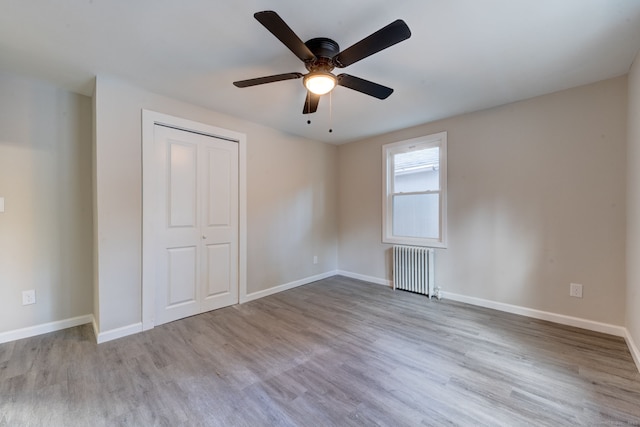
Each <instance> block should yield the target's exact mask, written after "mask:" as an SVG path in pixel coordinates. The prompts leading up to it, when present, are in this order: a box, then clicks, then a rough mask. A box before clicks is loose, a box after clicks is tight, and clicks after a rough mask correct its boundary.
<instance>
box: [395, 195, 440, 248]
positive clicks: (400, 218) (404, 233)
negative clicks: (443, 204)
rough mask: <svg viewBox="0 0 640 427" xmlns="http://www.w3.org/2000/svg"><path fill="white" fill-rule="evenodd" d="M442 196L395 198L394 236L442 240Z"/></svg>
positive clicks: (398, 196) (396, 196) (397, 196)
mask: <svg viewBox="0 0 640 427" xmlns="http://www.w3.org/2000/svg"><path fill="white" fill-rule="evenodd" d="M439 225H440V194H412V195H395V196H393V235H394V236H398V237H422V238H427V239H439V238H440V229H439Z"/></svg>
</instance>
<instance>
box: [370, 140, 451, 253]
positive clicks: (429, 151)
mask: <svg viewBox="0 0 640 427" xmlns="http://www.w3.org/2000/svg"><path fill="white" fill-rule="evenodd" d="M382 162H383V180H384V182H383V186H382V187H383V189H382V191H383V207H382V220H383V224H382V241H383V242H384V243H398V244H406V245H416V246H428V247H436V248H444V247H446V236H447V133H446V132H441V133H437V134H434V135H428V136H424V137H420V138H414V139H410V140H407V141H400V142H395V143H393V144H386V145H384V146H383V147H382Z"/></svg>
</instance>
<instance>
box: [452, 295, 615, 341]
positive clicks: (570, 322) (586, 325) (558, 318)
mask: <svg viewBox="0 0 640 427" xmlns="http://www.w3.org/2000/svg"><path fill="white" fill-rule="evenodd" d="M442 297H443V298H448V299H450V300H453V301H458V302H463V303H466V304H471V305H476V306H479V307H485V308H491V309H494V310H499V311H504V312H506V313H512V314H519V315H521V316H526V317H531V318H534V319H540V320H547V321H549V322H553V323H559V324H561V325H567V326H574V327H576V328H582V329H587V330H589V331H594V332H602V333H605V334H609V335H615V336H618V337H625V336H626V329H625V328H624V327H623V326H617V325H612V324H609V323H602V322H596V321H593V320H587V319H582V318H580V317H572V316H566V315H564V314H557V313H551V312H548V311H542V310H536V309H533V308H527V307H522V306H519V305H512V304H505V303H502V302H496V301H491V300H486V299H482V298H476V297H469V296H465V295H459V294H454V293H451V292H442Z"/></svg>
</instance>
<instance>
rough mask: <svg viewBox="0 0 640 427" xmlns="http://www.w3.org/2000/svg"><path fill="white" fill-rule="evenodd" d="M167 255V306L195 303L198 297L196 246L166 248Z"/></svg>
mask: <svg viewBox="0 0 640 427" xmlns="http://www.w3.org/2000/svg"><path fill="white" fill-rule="evenodd" d="M167 255H168V256H167V269H168V271H167V275H168V276H169V280H167V308H171V307H174V306H176V305H178V304H180V305H184V304H188V303H195V302H196V301H197V299H198V283H197V281H196V277H197V274H196V269H197V268H198V250H197V248H196V247H194V246H191V247H187V248H171V249H167Z"/></svg>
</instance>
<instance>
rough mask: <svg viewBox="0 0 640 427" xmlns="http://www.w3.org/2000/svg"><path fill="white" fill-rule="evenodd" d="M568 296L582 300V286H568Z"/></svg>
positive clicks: (574, 284) (573, 284)
mask: <svg viewBox="0 0 640 427" xmlns="http://www.w3.org/2000/svg"><path fill="white" fill-rule="evenodd" d="M569 296H571V297H576V298H582V285H581V284H579V283H571V284H570V285H569Z"/></svg>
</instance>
